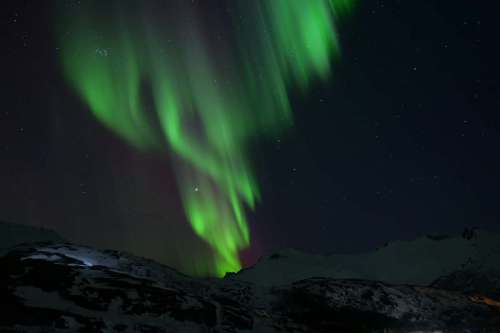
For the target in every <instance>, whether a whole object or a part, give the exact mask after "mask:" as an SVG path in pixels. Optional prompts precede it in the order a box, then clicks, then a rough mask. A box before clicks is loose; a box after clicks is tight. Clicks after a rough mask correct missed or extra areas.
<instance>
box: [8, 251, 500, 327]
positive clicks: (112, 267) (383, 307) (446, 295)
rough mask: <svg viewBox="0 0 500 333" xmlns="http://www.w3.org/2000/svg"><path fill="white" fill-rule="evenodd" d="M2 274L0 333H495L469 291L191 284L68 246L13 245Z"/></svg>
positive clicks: (116, 255)
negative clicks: (387, 332) (418, 332)
mask: <svg viewBox="0 0 500 333" xmlns="http://www.w3.org/2000/svg"><path fill="white" fill-rule="evenodd" d="M0 267H2V269H1V270H0V306H1V308H2V311H0V331H1V332H376V331H380V332H381V331H382V330H386V329H393V330H395V331H400V332H405V331H415V330H428V331H430V330H432V331H435V330H443V331H444V330H448V331H457V332H459V331H460V332H473V331H474V330H476V331H478V332H479V330H480V329H482V331H483V332H487V331H491V332H494V331H496V330H497V329H499V330H500V326H499V325H500V306H499V304H496V303H495V301H494V300H493V299H490V298H485V297H483V296H481V295H477V294H475V293H473V292H472V291H470V290H469V292H470V293H469V294H465V293H461V292H457V291H451V290H444V289H443V288H433V287H422V286H411V285H397V284H388V283H383V282H375V281H369V280H360V279H334V278H330V277H316V278H313V277H309V278H306V279H301V280H297V281H292V282H287V283H283V284H277V285H272V286H270V285H262V284H256V283H252V282H249V281H244V280H242V279H240V277H239V276H238V275H239V274H236V275H235V274H232V275H230V276H228V277H227V278H225V279H195V278H191V277H189V276H185V275H183V274H180V273H178V272H176V271H175V270H173V269H171V268H168V267H166V266H163V265H160V264H158V263H155V262H153V261H150V260H146V259H143V258H138V257H134V256H131V255H128V254H125V253H121V252H117V251H99V250H95V249H92V248H89V247H83V246H76V245H71V244H32V245H23V246H18V247H15V248H12V249H11V250H10V251H8V253H7V254H5V255H4V256H2V257H0ZM436 283H437V282H436Z"/></svg>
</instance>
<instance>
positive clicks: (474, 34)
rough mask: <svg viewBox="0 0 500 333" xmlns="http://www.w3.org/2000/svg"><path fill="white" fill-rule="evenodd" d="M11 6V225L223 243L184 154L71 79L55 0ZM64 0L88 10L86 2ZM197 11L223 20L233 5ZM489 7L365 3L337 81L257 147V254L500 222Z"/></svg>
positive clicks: (499, 130)
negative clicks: (95, 111)
mask: <svg viewBox="0 0 500 333" xmlns="http://www.w3.org/2000/svg"><path fill="white" fill-rule="evenodd" d="M290 1H294V0H290ZM81 2H85V1H81ZM1 6H2V10H1V24H2V32H3V33H2V39H3V42H2V52H1V55H0V56H1V58H2V61H1V64H2V65H3V68H2V73H3V80H2V90H1V91H2V98H3V101H4V103H3V104H2V108H1V110H0V220H4V221H9V222H13V223H22V224H28V225H35V226H43V227H48V228H53V229H55V230H56V231H58V232H59V233H60V234H61V235H63V236H64V237H66V238H68V239H70V240H72V241H76V242H79V243H84V244H89V245H94V246H98V247H104V248H117V249H126V250H128V251H131V252H133V253H136V254H139V255H143V256H147V257H151V258H154V259H158V260H161V261H162V262H164V263H167V264H170V265H173V266H175V267H181V268H182V264H183V261H184V260H186V257H189V256H195V255H197V254H198V253H200V251H201V252H203V251H209V250H208V247H207V246H206V245H204V243H203V242H201V241H199V240H198V238H197V236H196V235H195V234H194V233H193V232H192V230H191V228H190V226H189V225H188V223H187V222H186V217H185V216H184V211H183V209H182V204H181V199H180V195H179V190H178V187H177V183H176V180H175V176H174V170H173V167H172V160H171V157H169V155H168V154H158V153H155V152H141V151H138V150H136V149H134V148H133V147H131V146H130V145H128V144H126V143H125V142H124V141H123V140H122V139H120V138H119V137H118V136H116V135H115V134H113V133H112V132H111V131H110V130H109V129H107V128H106V127H104V126H103V125H102V124H100V123H99V122H97V121H96V120H95V117H94V116H93V115H92V114H91V112H89V111H88V107H87V106H86V105H85V104H84V103H82V101H81V100H80V99H79V98H78V96H77V95H76V94H75V92H74V91H73V90H72V89H70V87H69V86H68V84H67V82H66V80H65V79H64V77H63V73H62V69H61V64H60V59H59V58H60V57H59V52H60V51H61V50H60V48H59V45H58V44H57V42H56V40H55V37H54V35H55V33H56V32H55V28H54V26H55V25H54V6H55V5H54V3H53V2H48V1H6V2H3V3H2V5H1ZM57 6H58V7H59V8H65V9H64V10H66V11H67V12H66V13H67V15H77V14H78V11H79V6H81V4H80V1H58V2H57ZM193 6H200V7H201V9H200V11H201V12H202V13H203V15H206V16H207V17H208V16H210V15H216V14H214V13H217V12H219V11H223V10H225V9H226V7H227V6H230V1H229V2H228V1H215V0H214V1H208V0H207V1H201V0H195V1H193ZM486 6H487V5H485V4H481V5H478V4H475V3H474V4H472V3H471V2H470V1H465V0H457V1H437V0H435V1H396V0H394V1H358V3H357V5H356V6H355V8H354V10H353V11H352V13H351V14H350V15H348V16H347V17H345V18H343V19H342V20H340V23H339V25H338V30H339V31H338V32H339V38H340V46H341V56H340V59H338V60H336V61H334V62H332V63H333V73H332V75H331V77H330V78H329V79H328V80H325V81H321V80H316V81H314V82H313V83H312V84H311V85H310V86H309V88H308V89H307V91H305V92H304V91H302V90H301V89H299V88H298V87H291V88H290V94H289V96H290V99H291V105H292V108H293V112H294V125H293V128H291V129H290V130H289V131H287V132H286V133H283V134H281V135H278V136H275V137H264V136H263V137H261V138H257V139H256V140H254V142H253V143H252V145H251V147H250V148H251V149H250V152H249V154H250V156H251V162H252V164H253V166H254V168H255V172H256V178H257V180H258V182H259V185H260V190H261V199H260V202H259V203H258V204H257V206H256V209H255V211H249V212H248V218H249V222H250V228H251V238H252V245H251V248H250V249H249V250H246V251H244V253H243V254H242V256H243V258H244V262H245V263H251V262H253V261H255V260H256V259H257V258H258V257H259V256H261V255H263V254H269V253H270V252H273V251H275V250H277V249H280V248H284V247H293V248H298V249H302V250H305V251H308V252H323V253H325V252H326V253H330V252H359V251H365V250H369V249H373V248H375V247H377V246H380V245H382V244H383V243H385V242H386V241H389V240H395V239H411V238H414V237H416V236H418V235H422V234H429V233H439V234H457V233H460V232H461V231H462V230H463V229H464V228H465V227H480V228H484V229H489V230H499V229H500V222H499V220H500V204H499V201H500V187H499V184H500V157H499V154H498V147H499V143H500V113H499V112H498V111H499V107H500V99H499V96H500V95H499V94H500V86H499V85H498V77H499V74H500V66H499V59H500V48H499V47H498V29H497V27H496V26H495V25H493V23H492V22H493V21H494V20H496V16H497V15H496V13H498V12H499V9H500V8H499V7H498V5H496V6H497V7H496V8H493V6H495V5H491V6H492V8H486ZM239 19H240V20H244V19H245V17H244V16H242V17H240V18H239ZM221 24H222V25H223V24H225V23H221ZM226 28H227V29H231V27H230V26H229V25H228V26H227V27H226ZM68 38H71V37H68Z"/></svg>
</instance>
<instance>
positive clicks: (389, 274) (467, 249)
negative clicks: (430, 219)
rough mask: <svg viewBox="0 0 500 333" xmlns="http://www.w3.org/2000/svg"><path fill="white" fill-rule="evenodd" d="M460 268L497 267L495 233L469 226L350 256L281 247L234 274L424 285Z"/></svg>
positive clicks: (499, 245)
mask: <svg viewBox="0 0 500 333" xmlns="http://www.w3.org/2000/svg"><path fill="white" fill-rule="evenodd" d="M464 270H467V271H473V272H476V273H479V272H490V271H500V234H499V233H492V232H486V231H473V230H468V231H465V232H464V234H463V235H461V236H456V237H432V236H424V237H420V238H417V239H415V240H412V241H396V242H391V243H388V244H386V245H385V246H384V247H382V248H379V249H378V250H376V251H373V252H369V253H363V254H354V255H352V254H350V255H336V254H334V255H328V256H324V255H311V254H305V253H301V252H298V251H294V250H284V251H280V252H278V253H276V254H273V255H271V256H268V257H266V258H263V259H261V260H260V261H259V262H258V263H257V264H256V265H255V266H253V267H251V268H248V269H244V270H242V271H240V272H239V273H238V274H236V275H235V277H234V278H236V279H238V280H241V281H248V282H252V283H256V284H260V285H281V284H287V283H291V282H293V281H297V280H301V279H307V278H311V277H327V278H334V279H363V280H374V281H382V282H385V283H391V284H413V285H421V286H427V285H429V284H431V283H432V282H434V281H435V280H436V279H438V278H440V277H443V276H447V275H450V274H452V273H454V272H457V271H464Z"/></svg>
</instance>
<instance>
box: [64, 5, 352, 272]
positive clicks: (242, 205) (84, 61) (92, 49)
mask: <svg viewBox="0 0 500 333" xmlns="http://www.w3.org/2000/svg"><path fill="white" fill-rule="evenodd" d="M233 5H234V9H233V10H234V12H230V13H229V14H227V15H228V17H227V18H228V19H233V18H234V17H238V16H239V14H238V12H239V11H240V12H244V13H245V14H246V16H247V17H249V19H248V20H247V21H238V20H233V31H232V32H231V37H232V38H231V40H230V41H228V40H224V41H223V42H220V41H218V40H217V37H218V36H219V35H218V33H217V32H216V30H214V29H213V28H212V26H211V24H213V23H214V22H213V21H208V22H207V21H206V20H205V21H204V20H202V19H200V17H199V15H198V13H197V12H196V11H195V10H193V9H192V8H191V7H190V5H189V4H186V2H182V1H178V2H175V4H171V6H169V7H167V9H164V8H163V9H164V10H165V12H164V13H158V12H156V13H154V15H152V14H151V12H152V11H154V8H152V6H146V5H139V4H137V3H136V4H135V5H133V4H132V5H131V4H127V5H124V4H123V3H121V2H113V3H112V4H110V5H109V7H107V8H103V6H102V5H101V6H98V5H97V4H90V5H89V6H88V8H86V10H85V11H84V14H82V15H81V16H80V17H78V18H76V19H75V18H71V20H70V21H68V22H63V26H64V27H65V29H68V26H69V29H70V31H71V34H72V36H73V37H72V38H65V36H64V34H61V35H62V36H61V37H60V42H61V50H62V52H61V54H62V57H61V60H62V64H63V68H64V72H65V76H66V77H67V79H68V80H69V82H71V84H72V86H73V88H74V89H75V90H76V91H77V92H78V94H79V95H80V96H81V98H82V99H83V100H84V101H85V102H86V103H87V104H88V107H89V109H90V110H91V111H92V112H93V114H94V115H95V117H96V118H97V119H98V120H99V121H100V122H101V123H102V124H104V125H105V126H107V127H108V128H110V129H111V130H112V131H114V132H115V133H116V134H117V135H119V136H120V137H121V138H123V139H124V140H126V141H127V142H128V143H130V144H131V145H133V146H134V147H136V148H137V149H140V150H155V151H158V152H159V153H167V152H168V153H171V154H172V155H173V157H172V160H173V163H175V169H176V173H177V181H178V186H179V190H180V193H181V196H182V201H183V205H184V209H185V214H186V217H187V220H188V221H189V223H190V224H191V226H192V228H193V230H194V232H195V233H196V234H197V235H198V236H199V237H201V238H202V239H203V240H205V241H206V242H207V243H208V244H209V245H210V247H211V249H212V250H213V252H214V255H215V262H214V264H213V265H212V267H206V269H207V272H205V273H207V274H215V275H218V276H223V275H224V274H225V273H226V272H234V271H237V270H239V269H240V268H241V264H240V260H239V256H238V253H239V251H240V250H242V249H244V248H246V247H248V246H249V245H250V241H251V236H250V233H249V228H248V223H247V219H246V213H245V210H246V209H247V208H250V209H254V208H255V205H256V201H257V200H258V198H259V186H258V180H257V179H256V177H255V175H254V172H253V170H252V166H251V165H252V163H251V161H250V160H249V156H248V154H247V153H248V147H249V144H250V142H251V140H252V138H253V137H255V136H256V135H257V134H259V135H266V134H275V133H279V132H280V131H283V130H286V129H287V128H288V127H289V126H290V125H291V123H292V110H291V107H290V104H289V98H288V89H289V87H290V86H293V85H297V86H299V87H300V88H301V89H302V90H303V91H307V86H308V84H309V82H310V81H311V80H313V79H316V78H322V79H326V78H328V76H329V74H330V71H331V70H330V67H331V61H332V57H335V56H337V54H338V49H339V45H338V41H337V36H336V30H335V24H336V20H337V18H338V17H339V15H342V14H344V13H345V12H347V11H348V10H349V9H350V7H351V5H352V4H351V1H347V0H346V1H338V0H337V1H334V0H331V1H327V0H314V1H307V2H305V1H298V0H297V1H293V0H292V1H290V0H275V1H267V0H265V1H264V0H263V1H255V2H245V1H238V2H236V3H234V4H233ZM232 8H233V7H232ZM63 21H64V20H63ZM211 29H212V30H211ZM147 96H151V98H150V99H148V98H147ZM203 260H204V259H203V258H200V261H203ZM199 270H200V269H199V268H198V271H199Z"/></svg>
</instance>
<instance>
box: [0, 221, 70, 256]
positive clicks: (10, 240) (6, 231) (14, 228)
mask: <svg viewBox="0 0 500 333" xmlns="http://www.w3.org/2000/svg"><path fill="white" fill-rule="evenodd" d="M63 241H64V240H63V238H62V237H61V236H59V235H58V234H57V233H56V232H55V231H53V230H50V229H44V228H37V227H33V226H28V225H22V224H13V223H6V222H2V221H0V251H1V250H4V249H7V248H10V247H12V246H15V245H18V244H22V243H34V242H63Z"/></svg>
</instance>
